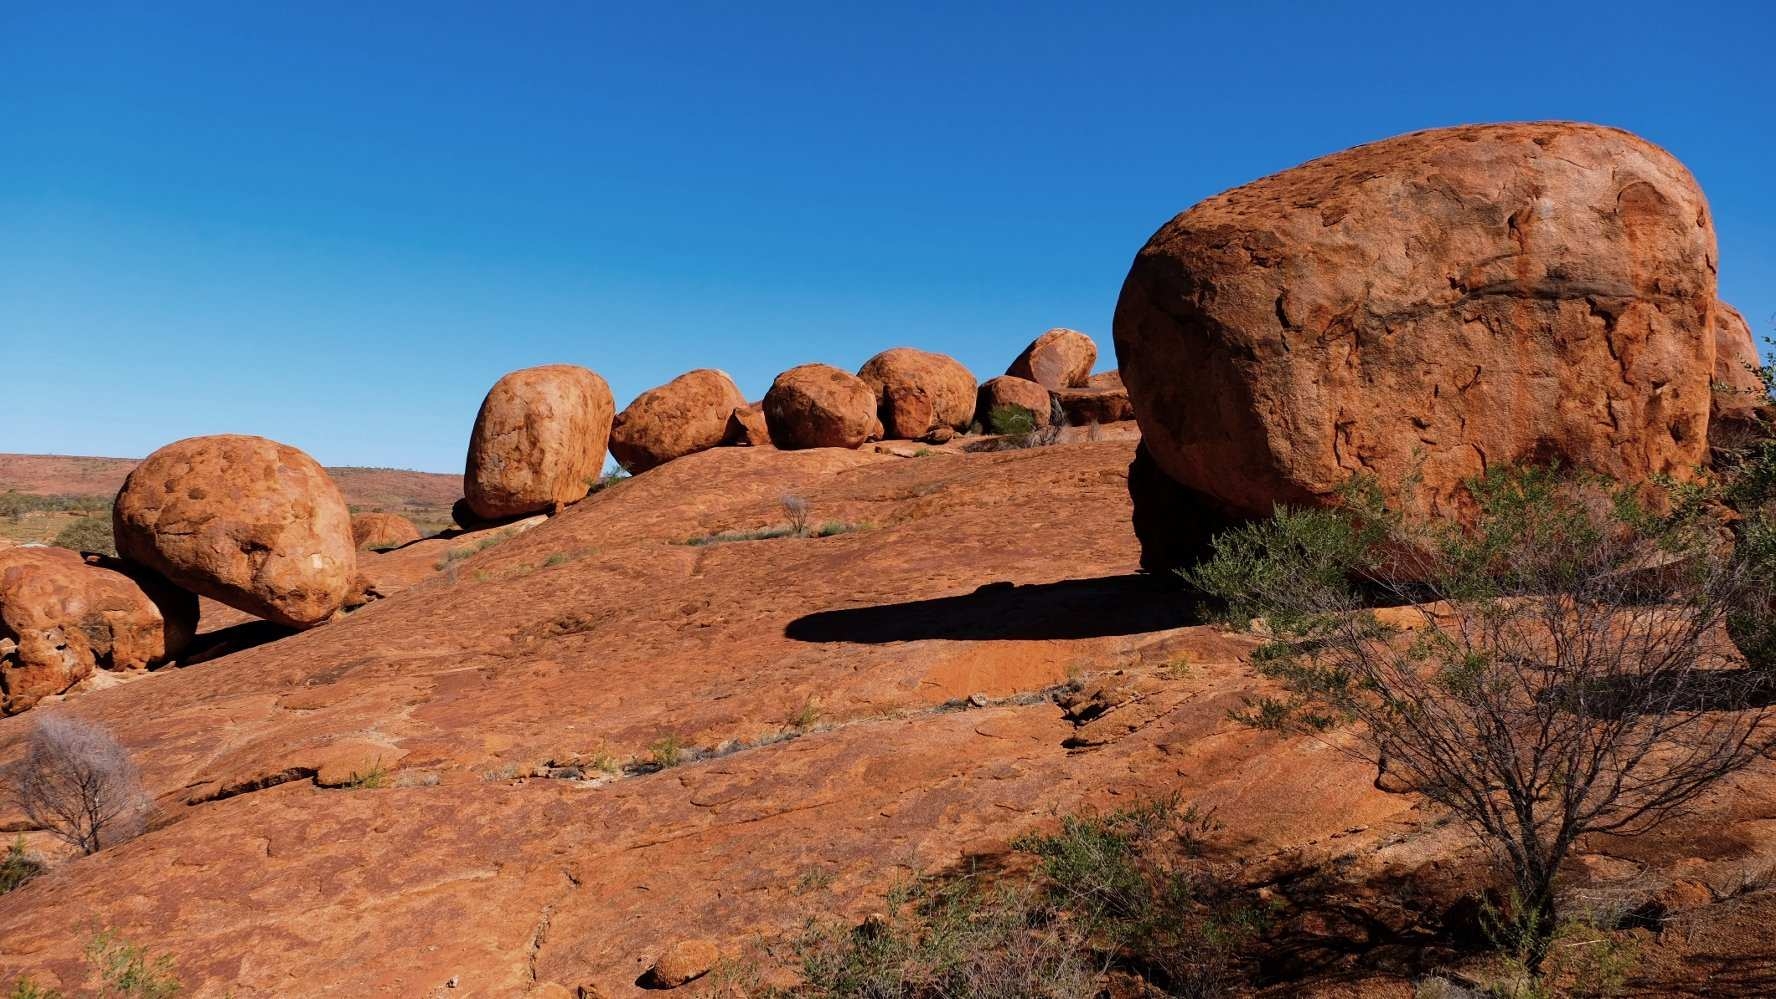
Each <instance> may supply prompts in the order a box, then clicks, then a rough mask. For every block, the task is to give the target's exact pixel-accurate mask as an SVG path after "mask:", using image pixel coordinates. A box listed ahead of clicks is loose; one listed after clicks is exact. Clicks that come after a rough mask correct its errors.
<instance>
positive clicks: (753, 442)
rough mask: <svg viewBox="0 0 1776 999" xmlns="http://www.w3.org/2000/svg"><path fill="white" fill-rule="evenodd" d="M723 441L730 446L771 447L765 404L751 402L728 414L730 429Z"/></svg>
mask: <svg viewBox="0 0 1776 999" xmlns="http://www.w3.org/2000/svg"><path fill="white" fill-rule="evenodd" d="M722 443H723V444H726V445H728V446H729V447H770V446H771V431H770V428H769V427H767V426H766V425H765V404H764V403H762V402H749V403H747V404H746V405H744V406H735V407H734V411H733V412H732V413H729V414H728V430H727V433H726V434H724V435H723V436H722Z"/></svg>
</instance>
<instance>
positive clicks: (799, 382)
mask: <svg viewBox="0 0 1776 999" xmlns="http://www.w3.org/2000/svg"><path fill="white" fill-rule="evenodd" d="M764 409H765V425H766V427H767V428H769V430H770V432H771V443H773V444H775V445H776V446H777V447H779V448H781V449H783V450H785V451H790V450H795V449H798V448H809V447H843V448H856V447H861V446H862V445H863V443H864V442H865V441H867V440H869V439H870V438H871V437H873V436H879V435H880V434H881V433H882V424H881V421H880V420H878V419H877V418H876V394H875V393H874V392H872V391H870V387H869V386H868V385H866V384H864V383H863V380H862V379H860V378H858V377H857V376H856V375H853V374H851V373H850V372H849V371H841V370H839V369H838V368H835V367H833V366H832V365H830V364H802V365H798V366H796V367H793V368H790V369H789V370H788V371H785V372H784V373H782V374H780V375H778V376H777V380H776V381H774V382H772V383H771V390H770V391H769V392H766V393H765V403H764Z"/></svg>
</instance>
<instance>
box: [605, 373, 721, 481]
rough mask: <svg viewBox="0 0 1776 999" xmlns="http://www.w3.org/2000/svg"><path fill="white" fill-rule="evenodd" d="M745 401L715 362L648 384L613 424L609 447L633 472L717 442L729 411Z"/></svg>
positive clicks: (718, 442) (701, 449)
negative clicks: (647, 387)
mask: <svg viewBox="0 0 1776 999" xmlns="http://www.w3.org/2000/svg"><path fill="white" fill-rule="evenodd" d="M744 405H746V397H745V396H743V395H741V394H740V389H739V387H738V386H736V385H735V384H734V380H733V379H732V378H729V377H728V376H727V375H726V374H724V373H723V372H720V371H716V370H715V369H713V368H698V369H697V370H695V371H687V372H685V373H684V374H682V375H679V376H678V377H677V378H674V379H672V380H671V381H669V382H667V383H666V384H664V385H661V386H659V387H657V388H651V389H648V390H647V391H646V392H643V393H642V394H640V395H638V396H636V397H635V401H634V402H632V403H630V404H629V406H628V407H627V408H626V409H624V410H623V411H622V412H621V413H618V414H617V417H616V420H615V421H614V422H613V423H612V424H611V432H610V451H611V457H613V458H615V459H617V463H618V464H620V465H622V466H623V467H624V468H626V469H628V470H629V471H630V472H632V473H637V474H639V473H641V472H645V471H647V470H648V469H650V468H654V467H656V466H659V465H664V464H666V463H667V462H669V461H671V460H673V459H674V458H682V457H684V456H685V455H687V454H695V453H697V452H698V451H707V450H708V449H710V448H712V447H716V446H717V445H719V444H721V442H722V438H723V436H724V435H725V434H726V433H727V429H728V417H729V416H731V415H732V414H733V412H734V410H735V409H737V408H739V407H741V406H744Z"/></svg>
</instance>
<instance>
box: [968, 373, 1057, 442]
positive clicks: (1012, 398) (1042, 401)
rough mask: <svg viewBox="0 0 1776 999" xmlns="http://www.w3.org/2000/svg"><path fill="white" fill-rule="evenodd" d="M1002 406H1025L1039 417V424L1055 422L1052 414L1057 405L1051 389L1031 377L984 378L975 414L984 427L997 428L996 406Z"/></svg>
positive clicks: (1040, 425) (1037, 421)
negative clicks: (1049, 392) (1053, 401)
mask: <svg viewBox="0 0 1776 999" xmlns="http://www.w3.org/2000/svg"><path fill="white" fill-rule="evenodd" d="M1000 406H1021V407H1023V408H1024V409H1027V410H1029V411H1030V412H1031V414H1032V415H1034V416H1035V417H1036V425H1037V426H1038V427H1046V426H1048V425H1049V424H1050V423H1051V422H1053V421H1052V420H1051V419H1050V416H1049V414H1050V411H1051V410H1052V409H1053V405H1052V402H1051V400H1050V397H1049V394H1048V389H1046V388H1043V387H1042V386H1041V385H1039V384H1037V383H1036V382H1033V381H1031V380H1029V379H1028V378H1019V377H1017V376H1016V375H1000V376H998V377H996V378H989V379H987V380H986V381H984V382H981V385H980V391H979V392H978V393H976V397H975V407H974V418H975V420H976V422H978V423H979V424H980V425H981V428H982V429H984V430H988V431H991V430H992V429H993V410H995V409H998V408H999V407H1000Z"/></svg>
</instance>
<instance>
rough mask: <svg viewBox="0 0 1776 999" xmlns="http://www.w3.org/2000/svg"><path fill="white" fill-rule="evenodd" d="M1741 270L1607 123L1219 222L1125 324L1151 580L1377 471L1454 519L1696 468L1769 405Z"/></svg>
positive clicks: (1650, 163)
mask: <svg viewBox="0 0 1776 999" xmlns="http://www.w3.org/2000/svg"><path fill="white" fill-rule="evenodd" d="M1716 266H1717V259H1716V247H1715V236H1714V227H1713V224H1712V221H1711V219H1710V216H1709V211H1708V204H1707V201H1706V200H1705V199H1704V198H1703V196H1702V192H1701V190H1700V189H1699V188H1698V187H1697V184H1696V181H1695V179H1694V178H1693V177H1692V176H1691V175H1690V173H1689V171H1688V170H1686V169H1685V168H1684V167H1683V165H1682V164H1681V163H1679V162H1678V161H1677V160H1676V159H1674V158H1673V157H1672V156H1671V155H1670V154H1668V153H1666V152H1665V151H1664V150H1662V149H1659V148H1658V147H1656V146H1654V145H1652V144H1650V143H1648V142H1646V141H1644V140H1642V139H1640V138H1638V137H1636V136H1634V135H1631V134H1629V133H1627V132H1623V131H1619V130H1616V129H1611V128H1603V127H1598V126H1593V125H1581V124H1572V123H1546V122H1544V123H1528V124H1508V125H1482V126H1465V127H1459V128H1448V129H1438V130H1433V131H1426V132H1417V133H1413V134H1410V135H1404V136H1399V137H1397V138H1393V139H1388V140H1385V141H1382V142H1376V143H1372V144H1369V145H1366V146H1359V147H1357V148H1354V149H1350V150H1346V151H1344V152H1341V153H1336V154H1334V155H1331V156H1327V157H1324V158H1322V159H1318V160H1314V161H1313V162H1310V163H1307V164H1305V165H1302V166H1299V167H1296V168H1294V169H1291V170H1285V171H1283V172H1281V173H1278V174H1274V175H1272V176H1269V177H1266V178H1264V179H1262V180H1258V181H1254V182H1252V183H1250V184H1247V185H1245V186H1243V187H1239V188H1235V189H1233V190H1231V191H1227V192H1225V193H1222V194H1218V195H1216V196H1214V197H1212V198H1209V199H1207V200H1205V201H1203V202H1201V203H1199V204H1197V205H1196V206H1195V207H1193V208H1191V209H1189V210H1188V211H1186V212H1184V213H1182V214H1180V215H1178V216H1177V217H1176V218H1174V219H1172V220H1171V221H1170V222H1169V223H1167V224H1166V225H1165V226H1164V227H1162V228H1161V229H1160V230H1159V231H1158V232H1157V233H1155V234H1154V236H1153V237H1152V239H1150V240H1149V241H1148V243H1147V245H1146V246H1145V247H1144V248H1143V249H1142V250H1141V251H1140V253H1139V255H1138V256H1137V257H1136V258H1135V261H1134V264H1133V265H1132V267H1131V269H1130V271H1129V274H1128V278H1127V280H1126V282H1125V283H1124V285H1123V289H1122V295H1121V299H1120V301H1119V302H1118V304H1117V308H1116V316H1115V342H1116V355H1117V359H1118V361H1119V363H1120V372H1121V375H1122V377H1123V379H1124V380H1125V381H1126V382H1127V387H1128V395H1129V399H1130V401H1131V403H1132V405H1133V408H1134V414H1135V417H1136V419H1137V420H1138V421H1139V424H1140V429H1141V435H1142V441H1143V443H1142V445H1141V449H1140V453H1139V454H1138V456H1137V459H1136V465H1135V467H1134V468H1132V469H1131V472H1130V477H1129V483H1130V489H1131V492H1132V493H1133V495H1134V500H1135V504H1136V517H1135V521H1136V525H1137V527H1138V528H1141V529H1143V531H1144V534H1143V537H1142V541H1143V547H1144V549H1145V550H1146V552H1147V558H1146V560H1147V562H1148V564H1149V565H1150V567H1159V566H1162V565H1169V564H1175V563H1176V562H1177V561H1178V560H1179V558H1180V553H1186V552H1190V551H1192V550H1194V546H1195V545H1196V544H1198V543H1200V540H1201V538H1203V537H1206V535H1207V533H1208V532H1209V531H1210V530H1212V529H1213V528H1214V526H1215V525H1216V523H1217V522H1223V523H1224V522H1225V521H1227V520H1229V519H1239V518H1249V517H1262V516H1266V515H1268V514H1269V513H1270V512H1271V510H1272V509H1273V507H1274V506H1275V505H1276V504H1279V503H1281V504H1323V503H1329V502H1332V501H1333V500H1334V498H1335V497H1336V495H1337V494H1338V491H1339V488H1340V487H1341V485H1343V484H1344V483H1345V482H1346V481H1347V480H1348V479H1349V478H1350V477H1351V476H1353V475H1355V474H1358V473H1366V474H1370V475H1373V476H1374V477H1375V480H1376V481H1377V483H1378V484H1379V485H1380V486H1381V488H1382V489H1383V491H1384V493H1385V494H1386V496H1387V498H1388V501H1389V502H1390V503H1391V504H1393V505H1394V506H1395V508H1397V509H1400V510H1402V511H1404V512H1407V513H1409V514H1419V515H1425V516H1432V517H1443V518H1455V519H1460V518H1462V517H1463V516H1464V515H1465V514H1466V512H1467V510H1468V504H1469V503H1470V502H1471V501H1470V500H1469V499H1468V497H1467V495H1466V491H1465V489H1464V483H1465V482H1466V481H1467V480H1468V479H1469V478H1471V477H1472V476H1475V475H1477V474H1479V473H1481V472H1483V471H1484V470H1486V469H1487V468H1488V467H1489V466H1493V465H1498V464H1500V463H1523V462H1535V463H1545V462H1548V461H1551V460H1554V461H1559V462H1560V463H1562V464H1564V465H1566V466H1569V467H1573V466H1576V467H1579V468H1582V469H1587V470H1591V471H1595V472H1599V473H1603V474H1605V475H1608V476H1611V477H1613V478H1615V479H1617V480H1619V481H1627V482H1635V481H1645V480H1647V479H1649V478H1650V477H1652V476H1655V475H1660V474H1669V475H1674V476H1678V477H1684V476H1687V475H1689V474H1690V473H1691V471H1692V470H1693V469H1696V468H1698V467H1700V466H1701V465H1702V464H1703V463H1704V461H1705V459H1706V458H1707V455H1708V440H1709V422H1710V416H1711V410H1712V411H1713V414H1714V416H1715V417H1716V418H1717V419H1718V418H1720V417H1721V416H1723V415H1731V414H1732V413H1733V412H1742V411H1750V410H1752V409H1755V408H1756V407H1758V406H1761V405H1765V404H1767V402H1768V400H1767V399H1766V398H1765V396H1764V393H1763V389H1762V384H1761V382H1759V381H1758V380H1757V379H1756V378H1755V377H1754V376H1752V375H1751V374H1750V373H1749V372H1748V371H1747V370H1746V365H1747V364H1748V363H1749V364H1756V363H1757V353H1756V349H1755V346H1754V345H1753V343H1752V341H1751V336H1750V331H1749V329H1747V328H1746V327H1745V325H1744V321H1743V319H1741V318H1739V317H1738V315H1737V313H1735V312H1733V311H1732V310H1731V309H1730V308H1727V307H1725V306H1724V305H1722V304H1720V303H1718V302H1717V301H1716V298H1715V273H1716ZM1717 382H1724V383H1727V384H1726V385H1725V386H1724V390H1723V387H1722V386H1717V384H1716V383H1717Z"/></svg>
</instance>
